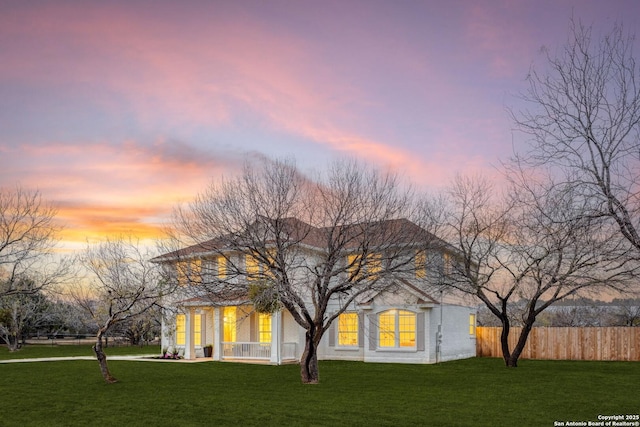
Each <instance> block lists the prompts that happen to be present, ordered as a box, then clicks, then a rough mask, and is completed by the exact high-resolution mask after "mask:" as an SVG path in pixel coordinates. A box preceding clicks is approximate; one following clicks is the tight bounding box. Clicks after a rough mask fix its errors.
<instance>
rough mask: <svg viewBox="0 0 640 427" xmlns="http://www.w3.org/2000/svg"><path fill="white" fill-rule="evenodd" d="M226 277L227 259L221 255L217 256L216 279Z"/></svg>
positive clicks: (224, 278)
mask: <svg viewBox="0 0 640 427" xmlns="http://www.w3.org/2000/svg"><path fill="white" fill-rule="evenodd" d="M226 279H227V259H226V258H225V257H223V256H219V257H218V280H226Z"/></svg>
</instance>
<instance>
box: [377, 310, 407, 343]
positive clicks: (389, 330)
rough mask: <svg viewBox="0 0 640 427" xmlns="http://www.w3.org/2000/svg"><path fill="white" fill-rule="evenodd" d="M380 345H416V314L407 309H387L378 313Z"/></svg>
mask: <svg viewBox="0 0 640 427" xmlns="http://www.w3.org/2000/svg"><path fill="white" fill-rule="evenodd" d="M378 325H379V327H378V346H379V347H382V348H411V347H415V346H416V314H415V313H413V312H411V311H407V310H395V309H394V310H387V311H383V312H382V313H380V314H379V315H378Z"/></svg>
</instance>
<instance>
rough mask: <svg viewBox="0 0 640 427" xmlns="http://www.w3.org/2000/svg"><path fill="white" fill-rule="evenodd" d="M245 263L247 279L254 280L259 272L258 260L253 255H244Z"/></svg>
mask: <svg viewBox="0 0 640 427" xmlns="http://www.w3.org/2000/svg"><path fill="white" fill-rule="evenodd" d="M245 264H246V268H247V280H255V279H256V278H257V275H258V274H260V262H259V261H258V259H257V258H256V257H254V256H253V255H248V254H247V255H246V256H245Z"/></svg>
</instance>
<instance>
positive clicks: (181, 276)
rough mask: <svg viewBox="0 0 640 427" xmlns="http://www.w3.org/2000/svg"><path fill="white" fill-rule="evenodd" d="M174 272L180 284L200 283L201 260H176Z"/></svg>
mask: <svg viewBox="0 0 640 427" xmlns="http://www.w3.org/2000/svg"><path fill="white" fill-rule="evenodd" d="M176 273H177V277H178V284H179V285H180V286H186V285H188V284H194V283H200V282H201V274H202V260H201V259H194V260H190V261H178V262H177V263H176Z"/></svg>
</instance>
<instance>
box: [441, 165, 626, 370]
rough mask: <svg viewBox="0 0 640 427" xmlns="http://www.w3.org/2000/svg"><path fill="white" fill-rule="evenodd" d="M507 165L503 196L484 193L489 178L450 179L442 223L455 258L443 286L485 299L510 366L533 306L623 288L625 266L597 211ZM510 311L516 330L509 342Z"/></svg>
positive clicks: (570, 191)
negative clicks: (454, 246)
mask: <svg viewBox="0 0 640 427" xmlns="http://www.w3.org/2000/svg"><path fill="white" fill-rule="evenodd" d="M511 172H512V174H511V185H510V187H509V188H508V191H507V192H506V194H507V195H506V196H505V197H504V198H495V199H492V197H491V195H492V194H494V192H493V189H492V187H491V185H490V184H489V183H488V182H487V181H486V180H483V179H479V178H477V177H476V178H473V179H472V178H461V177H460V178H458V179H457V180H456V181H455V182H454V184H453V185H452V187H451V189H450V191H449V196H450V200H451V215H450V217H449V218H450V222H449V223H448V230H449V233H450V234H449V236H450V238H451V239H452V240H455V241H456V243H457V246H459V248H460V250H461V259H460V260H458V262H457V263H454V264H453V266H452V271H451V274H449V275H447V276H446V277H445V281H444V285H445V286H449V287H453V288H454V289H457V290H459V291H462V292H465V293H468V294H471V295H474V296H476V297H478V298H479V299H480V300H481V301H482V302H483V303H484V304H485V305H486V307H487V308H488V309H489V310H490V311H491V313H493V315H494V316H495V317H496V318H497V319H498V320H499V321H500V324H501V325H502V335H501V345H502V353H503V358H504V361H505V364H506V365H507V366H509V367H516V366H517V363H518V359H519V357H520V354H521V352H522V350H523V349H524V346H525V344H526V341H527V338H528V336H529V332H530V331H531V328H532V327H533V325H534V323H535V321H536V319H537V317H538V316H539V315H540V313H542V312H543V311H544V310H545V309H547V308H548V307H549V306H550V305H552V304H554V303H555V302H558V301H561V300H563V299H565V298H567V297H570V296H573V295H579V294H584V293H585V292H589V291H594V290H598V289H603V288H605V287H610V288H615V289H618V290H620V289H623V288H624V286H626V284H627V280H628V279H629V278H630V277H631V273H632V270H630V269H629V268H627V265H626V263H625V261H624V258H621V255H623V254H624V253H625V252H626V250H627V249H628V245H626V244H625V242H626V241H624V240H623V239H621V238H619V233H617V231H616V230H615V229H613V227H610V226H607V223H606V221H604V219H603V218H600V217H593V216H590V215H585V211H586V210H587V207H586V206H585V205H584V199H583V198H581V197H580V195H579V194H576V192H575V191H574V187H572V186H566V185H557V184H555V183H554V182H553V181H552V180H551V179H550V178H549V177H548V176H543V177H538V178H536V177H535V176H533V175H529V174H526V173H525V172H524V171H523V170H522V169H517V168H516V169H513V170H512V171H511ZM617 237H618V238H617ZM514 312H516V313H517V317H518V320H519V322H518V323H521V325H522V332H521V333H520V336H519V339H518V342H517V344H516V345H515V347H514V348H510V346H509V342H508V336H509V332H510V327H511V325H512V321H513V317H514Z"/></svg>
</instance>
